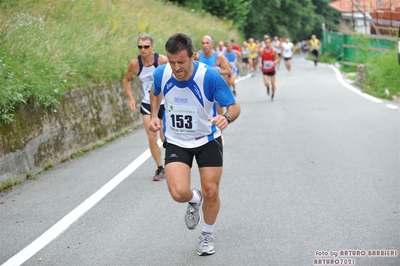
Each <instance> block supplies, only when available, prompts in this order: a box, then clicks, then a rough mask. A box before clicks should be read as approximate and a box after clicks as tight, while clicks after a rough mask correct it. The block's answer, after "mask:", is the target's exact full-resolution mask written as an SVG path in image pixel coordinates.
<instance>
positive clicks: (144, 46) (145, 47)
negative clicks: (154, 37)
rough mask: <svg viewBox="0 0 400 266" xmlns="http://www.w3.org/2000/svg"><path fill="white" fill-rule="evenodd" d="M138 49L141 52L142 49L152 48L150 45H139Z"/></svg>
mask: <svg viewBox="0 0 400 266" xmlns="http://www.w3.org/2000/svg"><path fill="white" fill-rule="evenodd" d="M137 48H139V50H140V49H143V48H144V49H149V48H150V45H138V46H137Z"/></svg>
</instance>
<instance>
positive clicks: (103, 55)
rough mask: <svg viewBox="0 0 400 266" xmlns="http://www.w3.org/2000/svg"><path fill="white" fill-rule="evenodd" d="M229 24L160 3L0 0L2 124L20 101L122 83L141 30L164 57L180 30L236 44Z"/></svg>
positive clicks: (48, 100)
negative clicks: (73, 89)
mask: <svg viewBox="0 0 400 266" xmlns="http://www.w3.org/2000/svg"><path fill="white" fill-rule="evenodd" d="M231 24H232V23H228V22H225V21H223V20H219V19H217V18H215V17H212V16H211V15H208V14H206V13H204V12H198V11H194V10H189V9H184V8H182V7H178V6H175V5H174V4H171V3H165V2H162V1H157V0H135V1H132V0H96V1H94V0H57V1H53V0H19V1H16V0H0V28H1V32H0V123H1V122H2V123H10V122H12V121H13V120H14V119H15V117H14V114H13V112H14V110H15V108H16V106H17V105H18V104H38V105H42V106H45V107H47V106H56V105H57V104H58V99H59V97H60V96H61V95H62V94H63V92H64V91H65V90H67V89H71V88H77V87H88V86H90V84H92V83H105V82H109V81H117V80H120V79H122V77H123V76H124V74H125V71H126V69H127V66H128V63H129V61H130V60H131V59H132V58H133V57H134V56H136V55H137V54H138V51H137V48H136V39H137V36H138V35H139V34H140V33H143V32H147V33H150V34H151V35H153V38H154V41H155V51H156V52H160V53H164V44H165V42H166V40H167V39H168V37H169V36H171V35H172V34H174V33H177V32H183V33H186V34H188V35H189V36H191V37H192V39H193V42H194V44H195V45H196V47H197V49H199V48H200V47H199V45H200V40H201V37H202V36H203V35H205V34H208V35H212V36H213V37H214V39H216V40H229V39H232V38H233V39H236V40H238V41H239V40H241V36H240V34H239V32H238V31H237V30H235V29H233V28H232V25H231Z"/></svg>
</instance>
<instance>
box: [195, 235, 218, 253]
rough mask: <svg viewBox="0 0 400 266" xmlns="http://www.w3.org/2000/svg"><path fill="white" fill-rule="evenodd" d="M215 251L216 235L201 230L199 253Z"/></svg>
mask: <svg viewBox="0 0 400 266" xmlns="http://www.w3.org/2000/svg"><path fill="white" fill-rule="evenodd" d="M214 253H215V249H214V237H213V234H212V233H206V232H201V236H200V237H199V250H198V251H197V254H198V255H199V256H203V255H212V254H214Z"/></svg>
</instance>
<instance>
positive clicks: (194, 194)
mask: <svg viewBox="0 0 400 266" xmlns="http://www.w3.org/2000/svg"><path fill="white" fill-rule="evenodd" d="M192 192H193V197H192V199H191V200H189V202H190V203H199V202H200V197H199V194H197V192H196V191H194V190H192Z"/></svg>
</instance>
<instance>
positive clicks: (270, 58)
mask: <svg viewBox="0 0 400 266" xmlns="http://www.w3.org/2000/svg"><path fill="white" fill-rule="evenodd" d="M260 55H261V60H260V63H259V67H260V69H261V71H262V73H263V80H264V84H265V86H266V87H267V95H269V80H271V88H272V95H271V101H273V100H274V96H275V90H276V87H275V64H276V63H278V62H279V56H278V54H277V53H276V51H275V50H274V48H273V47H272V43H271V39H270V38H266V39H265V47H264V48H261V50H260Z"/></svg>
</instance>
